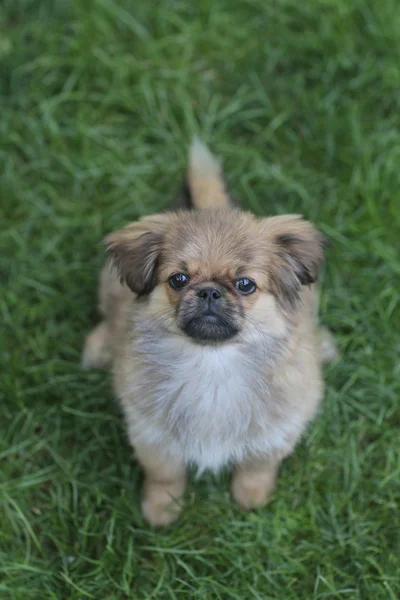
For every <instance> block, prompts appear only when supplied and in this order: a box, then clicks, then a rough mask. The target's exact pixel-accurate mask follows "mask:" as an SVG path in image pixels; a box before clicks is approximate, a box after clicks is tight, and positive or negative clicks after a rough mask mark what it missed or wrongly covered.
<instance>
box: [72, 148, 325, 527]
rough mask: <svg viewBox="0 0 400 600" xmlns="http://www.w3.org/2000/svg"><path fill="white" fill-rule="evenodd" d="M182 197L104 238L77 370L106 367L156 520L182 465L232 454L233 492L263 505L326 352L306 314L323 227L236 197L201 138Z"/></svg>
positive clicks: (147, 508) (309, 404)
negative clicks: (251, 208)
mask: <svg viewBox="0 0 400 600" xmlns="http://www.w3.org/2000/svg"><path fill="white" fill-rule="evenodd" d="M182 199H183V202H184V203H185V205H186V207H188V208H189V206H191V207H192V210H190V209H188V210H180V211H178V212H170V213H166V214H159V215H154V216H149V217H145V218H142V219H140V220H139V221H138V222H135V223H132V224H131V225H128V226H127V227H126V228H125V229H122V230H121V231H117V232H115V233H111V234H110V235H108V236H107V238H106V243H107V246H108V250H109V253H110V257H111V261H110V262H109V263H108V264H107V265H106V266H105V268H104V270H103V272H102V275H101V283H100V309H101V312H102V315H103V321H102V322H101V323H100V325H98V326H97V327H96V329H95V330H94V331H93V332H92V333H91V334H90V335H89V336H88V338H87V340H86V345H85V349H84V354H83V365H84V366H85V367H111V368H112V371H113V376H114V387H115V392H116V394H117V396H118V397H119V399H120V401H121V404H122V407H123V411H124V414H125V418H126V423H127V428H128V433H129V438H130V441H131V443H132V446H133V447H134V449H135V452H136V455H137V458H138V460H139V462H140V463H141V465H142V467H143V470H144V477H145V479H144V486H143V492H142V510H143V514H144V516H145V518H146V519H147V520H148V521H149V522H150V523H152V524H153V525H167V524H168V523H171V522H172V521H174V520H175V519H176V518H177V516H178V514H179V512H180V510H181V501H182V497H183V494H184V490H185V479H186V469H187V467H188V465H195V466H197V467H198V469H199V470H200V471H203V470H205V469H212V470H213V471H218V470H219V469H220V468H221V467H223V466H224V465H232V466H233V481H232V494H233V497H234V498H235V499H236V500H237V502H238V503H239V504H240V505H241V506H242V507H243V508H245V509H251V508H253V507H257V506H260V505H263V504H264V503H265V502H266V501H267V500H268V498H269V497H270V496H271V494H272V492H273V489H274V485H275V480H276V476H277V471H278V468H279V465H280V463H281V461H282V460H283V459H284V458H285V457H286V456H287V455H288V454H290V453H291V452H292V450H293V448H294V447H295V444H296V442H297V441H298V440H299V438H300V437H301V435H302V433H303V432H304V430H305V428H306V425H307V423H308V422H309V421H310V419H312V417H313V416H314V415H315V412H316V410H317V408H318V405H319V402H320V400H321V397H322V393H323V383H322V377H321V362H322V360H323V358H324V357H325V358H327V359H328V358H333V357H334V352H335V351H334V345H333V343H332V341H331V338H330V337H329V335H328V334H327V333H326V334H325V335H323V336H322V340H321V336H320V335H319V331H318V330H317V325H316V323H315V322H314V317H313V315H314V314H315V304H316V293H315V289H314V285H313V284H314V283H315V281H316V280H317V277H318V271H319V267H320V263H321V261H322V259H323V244H324V241H323V236H322V235H321V234H320V233H319V232H318V231H317V230H316V229H315V228H314V227H313V226H312V225H311V224H310V223H308V222H307V221H304V220H303V219H302V218H301V217H300V216H297V215H286V216H277V217H268V218H257V217H255V216H254V215H251V214H249V213H246V212H242V211H240V210H237V209H235V208H233V205H232V201H231V199H230V196H229V194H228V193H227V191H226V188H225V183H224V178H223V175H222V171H221V168H220V166H219V163H218V162H217V161H216V160H215V159H214V158H213V156H212V155H211V154H210V152H209V151H208V149H207V148H206V147H205V146H203V145H202V144H201V143H200V142H198V141H195V142H194V143H193V145H192V147H191V151H190V161H189V170H188V174H187V181H186V185H185V193H184V195H183V197H182Z"/></svg>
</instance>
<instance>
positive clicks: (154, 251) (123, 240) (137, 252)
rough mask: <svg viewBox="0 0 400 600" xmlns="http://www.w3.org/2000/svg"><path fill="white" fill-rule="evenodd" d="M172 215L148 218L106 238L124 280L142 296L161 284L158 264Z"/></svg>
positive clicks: (123, 281) (110, 252)
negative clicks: (159, 282)
mask: <svg viewBox="0 0 400 600" xmlns="http://www.w3.org/2000/svg"><path fill="white" fill-rule="evenodd" d="M168 222H169V217H168V215H153V216H150V217H144V218H143V219H140V220H139V221H137V222H136V223H131V224H130V225H128V226H127V227H125V228H124V229H121V230H120V231H114V232H113V233H110V234H109V235H107V237H106V238H105V240H104V242H105V244H106V245H107V249H108V252H109V254H110V257H111V261H112V262H113V263H114V265H115V266H116V268H117V269H118V272H119V275H120V278H121V282H122V283H126V285H127V286H128V287H130V288H131V290H132V291H133V292H135V293H136V294H138V295H142V294H149V293H150V292H151V291H152V290H153V289H154V288H155V286H156V285H157V274H158V266H159V265H158V263H159V259H160V253H161V249H162V244H163V239H164V234H165V231H166V228H167V226H168Z"/></svg>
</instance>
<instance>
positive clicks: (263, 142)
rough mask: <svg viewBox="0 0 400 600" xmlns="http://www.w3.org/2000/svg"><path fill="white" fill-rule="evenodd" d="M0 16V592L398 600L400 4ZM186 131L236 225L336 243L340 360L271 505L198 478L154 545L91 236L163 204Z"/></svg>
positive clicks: (369, 1)
mask: <svg viewBox="0 0 400 600" xmlns="http://www.w3.org/2000/svg"><path fill="white" fill-rule="evenodd" d="M0 11H1V12H0V17H1V18H0V60H1V82H0V84H1V89H0V93H1V100H0V101H1V114H0V165H1V170H2V177H1V183H0V194H1V204H0V211H1V223H2V225H1V231H0V269H1V294H0V309H1V322H2V325H1V327H2V332H1V342H0V343H1V346H2V353H1V355H2V363H3V364H2V366H1V381H0V467H1V470H0V597H1V598H2V599H12V600H18V599H20V598H23V599H24V600H25V599H27V598H32V599H35V600H36V599H39V598H40V599H54V600H55V599H56V600H60V599H63V600H67V599H68V600H78V599H79V600H80V599H83V598H95V599H101V600H105V599H110V600H114V599H115V600H117V599H118V600H121V599H124V598H133V599H141V598H146V599H147V598H149V599H150V598H157V599H161V600H164V599H181V598H204V599H206V600H213V599H221V600H224V599H226V598H235V599H238V600H247V599H263V600H264V599H277V600H294V599H300V600H309V599H325V598H346V599H347V598H355V599H359V600H367V599H368V600H369V599H370V600H383V599H385V600H386V599H389V600H395V599H397V598H399V597H400V581H399V556H400V542H399V540H400V536H399V531H400V520H399V500H400V490H399V474H400V473H399V471H400V461H399V454H400V436H399V387H400V385H399V381H400V362H399V355H400V337H399V333H400V319H399V310H398V308H399V307H398V305H399V294H400V287H399V279H400V277H399V276H400V256H399V231H400V130H399V108H400V70H399V65H400V38H399V31H400V6H399V4H398V2H397V1H396V0H380V1H379V2H373V0H310V1H309V2H298V1H297V0H274V1H273V2H265V0H237V1H236V2H230V1H228V0H198V1H197V2H189V1H188V0H165V1H164V2H145V1H144V0H137V1H136V2H132V1H129V0H86V1H84V0H80V1H79V0H76V1H75V2H73V1H69V0H62V1H61V0H53V1H50V0H24V1H23V0H3V1H2V3H1V6H0ZM193 134H198V135H200V137H201V138H202V139H203V140H204V141H206V142H207V143H209V144H210V146H211V147H212V148H213V150H214V151H215V152H216V153H217V154H219V155H220V156H222V157H223V159H224V165H225V168H226V172H227V174H228V179H229V182H230V184H231V188H232V190H233V191H234V193H235V194H236V196H237V197H238V198H240V201H241V203H242V205H243V207H246V208H248V209H250V210H252V211H254V212H256V213H257V214H260V215H261V214H262V215H266V214H276V213H282V212H300V213H303V214H304V215H305V216H306V217H307V218H309V219H311V220H313V221H314V222H315V223H316V224H317V225H318V226H319V227H320V228H321V229H322V230H323V231H324V232H325V233H327V234H328V235H329V236H330V237H331V239H332V240H333V242H334V246H333V248H332V249H331V250H330V251H329V260H328V263H327V266H326V269H325V273H324V281H323V291H322V298H321V313H322V320H323V322H324V323H326V324H327V325H328V326H329V327H331V329H332V330H333V331H334V333H335V335H336V337H337V340H338V344H339V346H340V351H341V359H340V360H339V362H338V363H337V364H336V365H333V366H331V367H330V368H329V369H327V393H326V399H325V403H324V407H323V410H322V411H321V414H320V416H319V418H318V419H317V420H316V422H315V423H314V424H313V425H312V427H311V428H310V431H309V434H308V436H307V437H306V438H305V440H304V442H303V443H302V444H301V445H300V446H299V448H298V449H297V451H296V453H295V455H294V456H293V457H291V458H290V459H288V460H287V461H286V463H285V466H284V468H283V470H282V475H281V479H280V484H279V488H278V492H277V494H276V497H275V499H274V501H273V502H272V503H271V504H270V506H268V507H267V508H265V509H263V510H260V511H258V512H255V513H249V514H245V513H242V512H241V511H240V510H239V509H238V508H237V507H236V506H235V504H234V503H233V502H232V501H231V500H230V498H229V494H228V487H227V481H228V479H227V475H226V474H225V475H222V476H221V477H220V478H219V479H218V478H214V477H212V476H210V475H206V476H204V477H203V478H202V479H201V480H200V481H198V482H195V481H193V482H192V483H191V485H190V488H189V492H188V504H187V509H186V510H185V512H184V513H183V516H182V518H181V519H180V520H179V521H178V523H176V524H175V525H174V526H172V527H170V528H169V529H167V530H163V531H156V530H153V529H152V528H151V527H149V526H148V525H146V524H145V523H144V521H143V519H142V517H141V515H140V511H139V506H138V487H139V484H140V473H139V471H138V468H137V465H136V464H135V462H134V460H133V459H132V456H131V450H130V448H129V445H128V443H127V440H126V437H125V434H124V428H123V422H122V419H121V415H120V413H119V410H118V407H117V405H116V402H115V401H114V399H113V395H112V393H111V386H110V381H109V377H108V376H106V375H104V374H98V373H86V372H82V371H81V370H80V368H79V357H80V351H81V346H82V341H83V337H84V335H85V333H86V332H87V331H88V330H89V329H90V327H91V326H92V325H93V324H94V322H95V321H96V318H97V317H96V298H95V289H96V285H97V274H98V269H99V267H100V265H101V262H102V259H103V257H102V251H101V248H100V245H99V241H100V239H101V238H102V236H103V235H104V234H105V233H106V232H108V231H110V230H112V229H114V228H116V227H118V226H120V225H122V224H124V223H126V222H127V221H129V220H133V219H135V218H137V217H138V216H139V215H142V214H145V213H147V212H152V211H156V210H158V209H163V208H165V207H167V206H168V205H169V203H170V202H171V200H172V199H173V197H174V194H175V192H176V190H177V187H178V185H179V183H180V180H181V178H182V174H183V171H184V168H185V161H186V150H187V145H188V143H189V140H190V138H191V136H192V135H193ZM299 401H301V399H299Z"/></svg>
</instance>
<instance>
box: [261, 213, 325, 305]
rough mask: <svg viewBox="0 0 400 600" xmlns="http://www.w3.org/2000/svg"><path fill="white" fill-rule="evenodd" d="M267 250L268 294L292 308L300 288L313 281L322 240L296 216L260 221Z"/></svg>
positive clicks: (322, 237)
mask: <svg viewBox="0 0 400 600" xmlns="http://www.w3.org/2000/svg"><path fill="white" fill-rule="evenodd" d="M263 225H264V227H265V232H266V234H267V236H268V239H269V241H270V243H271V244H272V247H271V250H272V252H271V261H270V264H269V273H270V285H271V291H272V292H273V293H274V294H275V295H276V296H277V297H278V298H279V299H280V300H281V301H283V302H285V303H287V302H289V304H290V305H291V306H295V305H296V302H297V300H298V299H299V293H300V289H301V286H302V285H310V284H312V283H314V282H315V281H317V279H318V274H319V268H320V265H321V262H322V260H323V258H324V252H323V248H324V245H325V243H326V240H325V238H324V236H323V235H322V233H320V232H319V231H318V230H317V229H315V228H314V227H313V226H312V225H311V223H309V222H308V221H305V220H303V219H302V217H301V216H300V215H284V216H281V217H271V218H268V219H264V223H263Z"/></svg>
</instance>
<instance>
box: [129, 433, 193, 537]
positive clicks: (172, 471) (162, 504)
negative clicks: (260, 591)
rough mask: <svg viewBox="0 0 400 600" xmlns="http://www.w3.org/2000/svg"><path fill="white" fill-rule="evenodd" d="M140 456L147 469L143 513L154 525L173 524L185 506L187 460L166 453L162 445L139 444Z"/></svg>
mask: <svg viewBox="0 0 400 600" xmlns="http://www.w3.org/2000/svg"><path fill="white" fill-rule="evenodd" d="M135 450H136V455H137V457H138V459H139V462H140V464H141V465H142V467H143V470H144V483H143V489H142V502H141V506H142V512H143V516H144V518H145V519H146V521H148V522H149V523H151V525H158V526H161V525H169V524H170V523H172V522H173V521H175V520H176V519H177V518H178V516H179V513H180V512H181V509H182V497H183V494H184V492H185V485H186V468H185V465H184V463H183V461H181V460H179V459H176V458H173V457H171V456H168V455H166V454H165V453H164V452H163V451H162V450H160V448H159V447H158V446H145V445H140V446H138V445H137V444H135Z"/></svg>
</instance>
